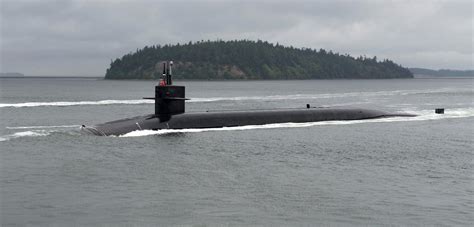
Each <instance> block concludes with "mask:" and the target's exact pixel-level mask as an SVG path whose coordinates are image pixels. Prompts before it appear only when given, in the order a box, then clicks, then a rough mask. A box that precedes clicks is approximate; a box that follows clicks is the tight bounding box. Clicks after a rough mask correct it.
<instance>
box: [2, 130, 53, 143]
mask: <svg viewBox="0 0 474 227" xmlns="http://www.w3.org/2000/svg"><path fill="white" fill-rule="evenodd" d="M51 132H52V131H47V130H32V131H24V132H16V133H13V134H11V135H5V136H2V137H0V142H3V141H8V140H10V139H15V138H20V137H34V136H47V135H49V134H51Z"/></svg>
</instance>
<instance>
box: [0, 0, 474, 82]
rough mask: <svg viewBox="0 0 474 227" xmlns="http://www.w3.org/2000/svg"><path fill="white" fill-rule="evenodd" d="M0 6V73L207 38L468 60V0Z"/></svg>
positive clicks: (84, 63)
mask: <svg viewBox="0 0 474 227" xmlns="http://www.w3.org/2000/svg"><path fill="white" fill-rule="evenodd" d="M0 8H1V18H0V19H1V39H0V44H1V59H0V60H1V71H18V72H23V73H25V74H28V75H103V74H104V72H105V69H106V68H107V67H108V64H109V63H110V60H111V59H115V58H117V57H121V56H122V55H124V54H126V53H129V52H131V51H135V50H136V49H137V48H142V47H144V46H145V45H153V44H167V43H178V42H180V43H183V42H189V41H197V40H208V39H210V40H215V39H223V40H230V39H252V40H256V39H262V40H268V41H270V42H273V43H277V42H278V43H280V44H284V45H292V46H295V47H309V48H316V49H319V48H324V49H330V50H333V51H336V52H339V53H348V54H351V55H353V56H357V55H367V56H373V55H377V56H378V57H379V59H381V58H389V59H392V60H394V61H396V62H398V63H400V64H402V65H404V66H407V67H427V68H435V69H436V68H454V69H472V68H473V48H472V45H473V36H472V32H473V29H474V27H473V21H474V19H473V3H472V2H471V1H469V0H466V1H463V0H458V1H456V0H454V1H435V0H433V1H432V0H426V1H409V0H399V1H376V0H360V1H350V0H346V1H342V0H340V1H337V0H336V1H322V0H321V1H191V0H188V1H151V0H150V1H112V0H109V1H105V0H104V1H98V0H97V1H63V0H58V1H48V0H45V1H39V0H38V1H34V0H25V1H18V0H1V6H0Z"/></svg>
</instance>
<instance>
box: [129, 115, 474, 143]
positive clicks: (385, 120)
mask: <svg viewBox="0 0 474 227" xmlns="http://www.w3.org/2000/svg"><path fill="white" fill-rule="evenodd" d="M409 113H411V114H416V115H418V116H416V117H390V118H377V119H367V120H351V121H319V122H308V123H280V124H267V125H246V126H237V127H223V128H202V129H201V128H200V129H196V128H191V129H163V130H158V131H154V130H138V131H133V132H129V133H127V134H124V135H122V136H120V137H140V136H150V135H164V134H171V133H194V132H214V131H241V130H253V129H276V128H304V127H313V126H324V125H351V124H362V123H389V122H406V121H427V120H440V119H449V118H466V117H474V108H460V109H449V110H446V113H445V114H435V113H434V110H420V111H410V112H409Z"/></svg>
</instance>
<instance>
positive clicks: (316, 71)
mask: <svg viewBox="0 0 474 227" xmlns="http://www.w3.org/2000/svg"><path fill="white" fill-rule="evenodd" d="M167 60H173V61H174V63H175V64H174V70H173V71H174V72H175V73H174V78H177V79H196V80H224V79H270V80H275V79H341V78H358V79H363V78H364V79H365V78H380V79H381V78H412V77H413V75H412V74H411V72H410V71H409V70H408V69H406V68H403V67H402V66H400V65H397V64H395V63H394V62H392V61H390V60H383V61H380V62H379V61H377V58H376V57H373V58H366V57H362V56H361V57H358V58H354V57H351V56H349V55H340V54H338V53H333V52H332V51H326V50H324V49H320V50H319V51H317V50H313V49H307V48H301V49H298V48H294V47H284V46H282V45H279V44H277V45H274V44H271V43H268V42H266V41H261V40H258V41H249V40H234V41H222V40H218V41H198V42H196V43H192V42H189V43H187V44H177V45H164V46H160V45H157V46H155V45H154V46H151V47H148V46H145V47H144V48H143V49H137V51H136V52H135V53H129V54H126V55H124V56H123V57H122V58H120V59H116V60H114V61H112V62H111V64H110V68H108V69H107V72H106V74H105V78H106V79H157V78H160V76H161V70H162V69H161V63H162V62H163V61H167Z"/></svg>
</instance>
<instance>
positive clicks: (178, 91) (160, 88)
mask: <svg viewBox="0 0 474 227" xmlns="http://www.w3.org/2000/svg"><path fill="white" fill-rule="evenodd" d="M172 66H173V62H172V61H169V62H164V63H163V77H162V78H161V79H160V83H159V84H158V85H157V86H155V97H153V98H144V99H154V100H155V117H157V118H159V119H160V121H161V122H164V121H168V120H169V119H170V118H171V116H172V115H176V114H182V113H184V111H185V100H187V99H186V97H185V87H184V86H176V85H173V79H172Z"/></svg>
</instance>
